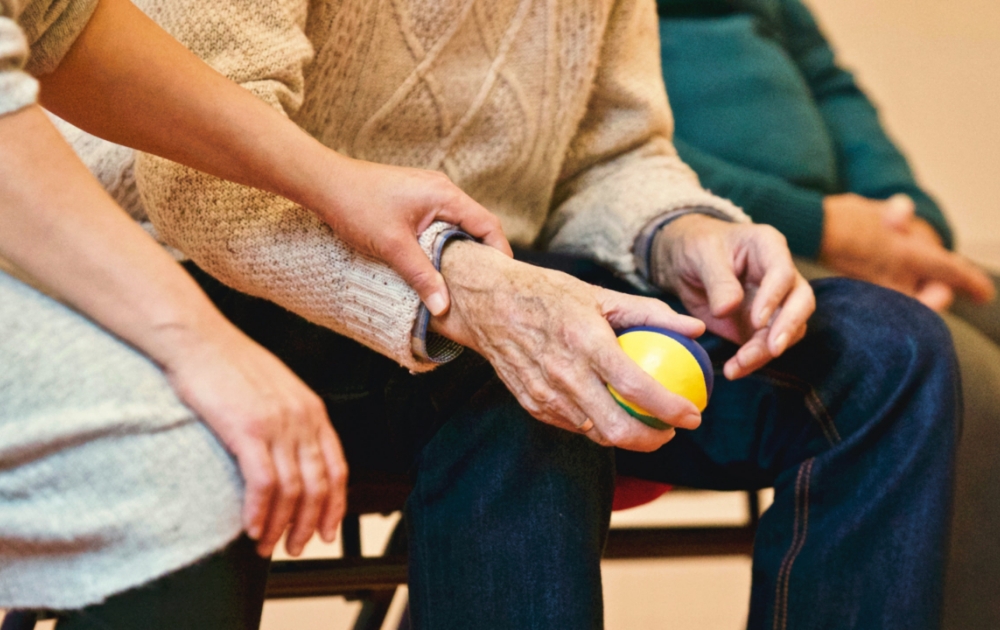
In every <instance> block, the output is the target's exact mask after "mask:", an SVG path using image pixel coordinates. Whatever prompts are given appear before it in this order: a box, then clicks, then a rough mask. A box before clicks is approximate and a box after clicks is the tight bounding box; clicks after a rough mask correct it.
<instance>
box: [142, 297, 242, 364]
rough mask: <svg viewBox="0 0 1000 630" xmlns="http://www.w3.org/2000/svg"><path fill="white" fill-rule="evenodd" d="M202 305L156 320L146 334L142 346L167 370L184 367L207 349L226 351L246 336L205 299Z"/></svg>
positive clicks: (201, 355)
mask: <svg viewBox="0 0 1000 630" xmlns="http://www.w3.org/2000/svg"><path fill="white" fill-rule="evenodd" d="M205 302H206V304H204V305H202V306H201V307H195V308H190V309H186V310H185V311H184V312H181V313H177V314H176V316H170V315H167V316H165V317H162V318H159V319H158V320H157V321H155V322H153V323H152V324H151V325H150V326H149V329H148V330H147V331H146V334H144V335H143V339H142V345H141V349H142V351H143V352H145V353H146V354H147V355H149V357H150V358H151V359H153V361H155V362H156V363H157V364H159V365H160V366H161V367H162V368H163V369H164V370H165V371H166V372H168V373H172V372H176V371H178V370H180V369H183V368H184V366H185V365H187V364H188V362H190V361H193V360H199V357H204V356H205V353H206V352H213V351H217V352H225V349H226V348H227V347H232V344H235V343H239V342H240V341H241V340H243V339H246V338H245V337H244V336H243V334H242V333H241V332H240V331H239V330H238V329H236V327H235V326H233V325H232V324H231V323H229V321H228V320H226V319H225V318H224V317H223V316H222V315H221V314H220V313H219V312H218V311H217V310H215V308H214V307H213V306H212V305H211V304H210V303H208V301H207V299H206V300H205Z"/></svg>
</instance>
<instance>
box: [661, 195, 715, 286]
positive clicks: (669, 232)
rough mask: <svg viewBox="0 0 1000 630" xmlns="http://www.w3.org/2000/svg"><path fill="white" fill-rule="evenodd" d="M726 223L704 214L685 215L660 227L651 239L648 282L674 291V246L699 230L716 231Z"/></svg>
mask: <svg viewBox="0 0 1000 630" xmlns="http://www.w3.org/2000/svg"><path fill="white" fill-rule="evenodd" d="M728 223H729V222H728V221H722V220H720V219H717V218H714V217H711V216H708V215H705V214H687V215H684V216H682V217H678V218H677V219H676V220H674V221H671V222H670V223H668V224H666V225H664V226H663V227H661V228H660V229H659V230H658V231H657V233H656V235H655V236H654V237H653V245H652V248H651V250H650V268H649V272H650V277H649V279H650V282H652V283H653V284H654V285H655V286H657V287H660V288H661V289H667V290H672V291H674V290H676V287H674V282H673V276H672V274H671V270H672V268H673V267H674V266H675V261H674V248H675V246H676V244H677V243H678V242H680V241H681V240H682V239H683V238H685V236H686V235H689V234H691V233H694V232H697V231H701V230H714V229H718V227H719V224H728Z"/></svg>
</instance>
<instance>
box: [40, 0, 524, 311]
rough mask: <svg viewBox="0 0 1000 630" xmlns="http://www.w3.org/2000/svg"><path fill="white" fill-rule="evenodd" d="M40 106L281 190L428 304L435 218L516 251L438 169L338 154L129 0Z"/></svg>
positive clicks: (94, 32)
mask: <svg viewBox="0 0 1000 630" xmlns="http://www.w3.org/2000/svg"><path fill="white" fill-rule="evenodd" d="M41 81H42V87H43V89H42V92H41V95H42V103H43V104H44V105H45V107H46V108H47V109H49V110H50V111H52V112H54V113H55V114H57V115H58V116H60V117H61V118H63V119H65V120H67V121H69V122H71V123H73V124H74V125H76V126H78V127H80V128H81V129H84V130H86V131H88V132H90V133H92V134H94V135H95V136H98V137H100V138H104V139H106V140H110V141H112V142H115V143H118V144H121V145H125V146H128V147H132V148H134V149H138V150H140V151H145V152H147V153H152V154H154V155H159V156H161V157H165V158H167V159H170V160H173V161H175V162H178V163H180V164H184V165H186V166H190V167H192V168H195V169H198V170H201V171H205V172H207V173H210V174H212V175H215V176H217V177H221V178H223V179H228V180H231V181H234V182H237V183H240V184H244V185H247V186H253V187H255V188H259V189H262V190H265V191H268V192H270V193H274V194H278V195H281V196H283V197H286V198H288V199H291V200H292V201H294V202H296V203H298V204H300V205H302V206H303V207H305V208H308V209H310V210H312V211H313V212H315V213H317V214H318V215H319V216H320V217H322V218H323V220H324V221H325V222H326V223H327V224H328V225H330V227H331V228H333V230H334V232H336V233H337V234H338V236H340V237H341V238H342V239H344V240H345V241H346V242H347V243H349V244H350V245H351V246H353V247H354V248H355V249H357V250H358V251H360V252H362V253H364V254H366V255H368V256H371V257H373V258H376V259H378V260H381V261H383V262H385V263H387V264H388V265H389V266H390V267H392V268H393V269H395V270H396V271H397V272H398V273H399V275H400V276H402V278H403V279H404V280H405V281H406V282H407V283H408V284H410V285H411V286H412V287H413V288H414V289H415V290H416V291H417V293H418V294H419V295H420V298H421V300H423V302H424V304H426V305H427V308H428V309H429V310H430V311H431V313H433V314H435V315H440V314H442V313H444V312H445V311H447V310H448V305H449V301H448V300H449V298H448V289H447V286H446V285H445V283H444V280H443V279H442V278H441V275H440V274H439V273H438V272H437V270H436V269H435V268H434V265H433V264H432V263H431V261H430V260H429V259H428V257H427V255H426V254H424V252H423V250H422V249H421V248H420V246H419V245H418V243H417V237H418V236H419V235H420V233H421V232H423V231H424V230H425V229H426V228H427V227H428V226H429V225H430V224H431V223H433V222H434V221H446V222H448V223H453V224H455V225H457V226H458V227H460V228H462V229H463V230H465V231H466V232H468V233H469V234H470V235H472V236H473V237H475V238H478V239H480V240H482V241H483V242H484V243H486V244H487V245H491V246H493V247H495V248H497V249H498V250H500V251H501V252H503V253H505V254H507V255H508V256H510V255H511V251H510V246H509V245H508V244H507V240H506V239H505V238H504V235H503V230H502V229H501V227H500V221H499V219H497V218H496V217H495V216H493V215H492V214H490V213H489V212H488V211H487V210H486V209H485V208H483V207H482V206H481V205H479V204H478V203H476V202H475V201H473V200H472V199H471V198H470V197H469V196H468V195H466V194H465V193H463V192H462V191H461V190H460V189H459V188H458V187H457V186H455V185H454V184H452V183H451V181H450V180H449V179H448V177H447V176H446V175H444V174H442V173H437V172H432V171H422V170H418V169H412V168H402V167H396V166H385V165H380V164H374V163H371V162H364V161H361V160H354V159H350V158H347V157H345V156H343V155H340V154H338V153H336V152H334V151H333V150H331V149H329V148H328V147H326V146H324V145H323V144H321V143H320V142H319V141H318V140H316V139H315V138H313V137H312V136H310V135H309V134H307V133H306V132H305V131H304V130H303V129H301V128H300V127H298V126H297V125H296V124H295V123H294V122H292V121H291V120H290V119H289V118H288V116H286V115H284V113H283V112H280V111H278V110H277V109H275V108H274V107H272V106H271V105H268V104H267V103H265V102H264V101H262V100H261V99H259V98H257V97H255V96H254V95H253V94H251V92H250V91H248V90H247V89H243V88H242V87H240V86H239V85H237V84H235V83H233V82H232V81H229V80H228V79H226V78H225V77H223V76H222V75H221V74H219V73H218V72H216V71H215V70H213V69H212V68H211V67H209V66H208V65H207V64H205V63H204V62H203V61H201V60H200V59H198V58H197V57H196V56H195V55H194V54H192V53H191V52H190V51H188V50H187V49H185V48H184V47H183V46H181V45H180V44H179V43H178V42H177V41H176V40H174V39H173V38H172V37H170V35H168V34H167V32H166V31H164V30H163V29H162V28H160V27H159V26H157V25H156V23H155V22H153V21H152V20H151V19H150V18H149V17H147V16H146V15H145V14H143V13H142V12H141V11H140V10H139V9H137V8H136V7H135V6H134V5H133V4H132V3H131V2H129V1H128V0H101V2H100V3H99V4H98V6H97V8H96V10H95V11H94V14H93V16H92V17H91V19H90V21H89V22H88V23H87V26H86V28H85V29H84V30H83V32H82V33H81V34H80V36H79V37H78V38H77V40H76V42H74V44H73V46H72V48H71V49H70V50H69V52H68V53H67V54H66V56H65V57H64V58H63V60H62V62H61V63H60V64H59V66H58V67H57V68H56V70H55V71H54V72H52V73H50V74H48V75H46V76H44V77H42V78H41Z"/></svg>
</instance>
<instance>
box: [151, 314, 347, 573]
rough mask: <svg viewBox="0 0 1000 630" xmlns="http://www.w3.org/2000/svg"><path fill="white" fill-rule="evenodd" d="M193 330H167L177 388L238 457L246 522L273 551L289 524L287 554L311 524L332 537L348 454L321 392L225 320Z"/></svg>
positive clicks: (169, 365)
mask: <svg viewBox="0 0 1000 630" xmlns="http://www.w3.org/2000/svg"><path fill="white" fill-rule="evenodd" d="M218 328H219V329H221V330H217V331H213V332H212V334H211V335H210V336H207V337H206V336H204V335H199V336H198V338H197V339H192V338H191V336H190V335H189V334H188V333H187V332H186V331H169V334H171V335H173V336H174V337H175V338H174V339H173V342H172V343H171V344H170V345H171V347H172V348H174V349H175V353H174V356H173V357H172V358H171V359H170V360H168V361H167V362H166V363H165V364H164V369H165V372H166V374H167V376H168V378H169V379H170V382H171V384H172V385H173V387H174V389H175V391H176V392H177V393H178V395H179V396H180V398H181V400H183V401H184V402H185V404H187V405H188V406H189V407H191V409H192V410H194V411H195V412H196V413H197V414H198V415H199V416H200V417H201V418H202V420H203V421H204V422H205V423H206V424H207V425H208V426H209V427H210V428H211V429H212V431H213V432H215V434H216V435H217V436H218V438H219V440H220V441H221V442H222V443H223V444H224V445H225V447H226V448H227V449H228V450H229V451H230V452H231V453H233V455H235V456H236V460H237V462H238V464H239V467H240V471H241V473H242V474H243V479H244V481H245V483H246V496H245V498H244V505H243V526H244V529H245V530H246V532H247V534H248V535H249V536H250V538H253V539H255V540H257V551H258V553H260V555H261V556H265V557H267V556H270V555H271V552H272V551H273V550H274V547H275V545H276V544H277V543H278V540H279V539H280V538H281V535H282V534H283V533H284V531H285V529H286V528H288V527H289V526H290V527H291V530H290V532H289V535H288V538H287V540H286V542H285V546H286V548H287V549H288V552H289V553H290V554H291V555H293V556H294V555H298V554H300V553H301V552H302V549H303V547H304V546H305V544H306V542H308V540H309V539H310V538H311V537H312V535H313V532H314V531H317V530H318V531H319V533H320V536H321V537H322V538H323V539H324V540H326V541H327V542H332V541H333V539H334V537H335V536H336V533H337V526H338V525H339V524H340V520H341V519H342V518H343V516H344V509H345V507H346V501H347V463H346V462H345V461H344V454H343V451H342V450H341V447H340V441H339V440H338V439H337V435H336V433H334V431H333V427H332V426H331V425H330V420H329V418H328V417H327V414H326V408H325V407H324V405H323V401H322V400H321V399H320V398H319V397H318V396H317V395H316V394H315V393H313V392H312V391H311V390H310V389H309V388H308V387H306V385H305V384H304V383H302V381H300V380H299V379H298V377H296V376H295V375H294V374H293V373H292V372H291V370H289V369H288V368H287V367H285V365H284V364H282V363H281V362H280V361H278V359H276V358H275V357H274V356H273V355H271V354H270V353H268V352H267V351H266V350H264V349H263V348H261V347H260V346H258V345H257V344H256V343H254V342H253V341H251V340H250V339H248V338H246V337H245V336H243V335H242V333H240V332H239V331H238V330H236V329H234V328H231V327H224V326H220V327H218Z"/></svg>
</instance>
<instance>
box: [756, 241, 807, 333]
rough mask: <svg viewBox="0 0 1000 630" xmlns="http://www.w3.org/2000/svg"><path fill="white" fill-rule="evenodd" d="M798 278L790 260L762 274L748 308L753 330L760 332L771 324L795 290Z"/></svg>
mask: <svg viewBox="0 0 1000 630" xmlns="http://www.w3.org/2000/svg"><path fill="white" fill-rule="evenodd" d="M798 277H799V273H798V271H796V269H795V266H794V265H793V264H792V260H791V258H789V259H788V261H787V264H782V263H778V264H774V265H771V266H770V268H768V269H767V271H766V272H765V274H764V278H763V280H761V282H760V288H759V289H758V290H757V294H756V295H755V296H754V299H753V305H752V306H751V308H750V312H751V319H752V323H753V326H754V328H755V329H757V330H760V329H761V328H764V327H765V326H768V325H769V324H770V323H771V317H772V316H774V314H775V313H776V312H777V311H778V309H779V308H781V307H782V304H783V303H784V302H785V300H786V299H787V298H788V297H790V296H789V294H790V293H791V292H792V290H793V289H794V288H795V283H796V280H797V278H798Z"/></svg>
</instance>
